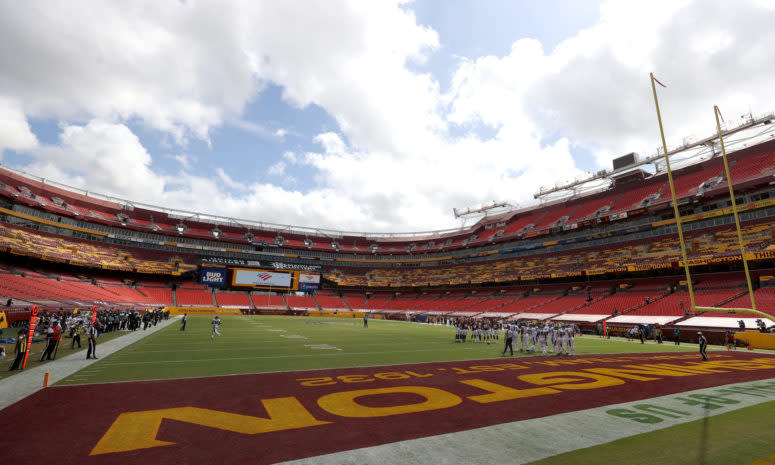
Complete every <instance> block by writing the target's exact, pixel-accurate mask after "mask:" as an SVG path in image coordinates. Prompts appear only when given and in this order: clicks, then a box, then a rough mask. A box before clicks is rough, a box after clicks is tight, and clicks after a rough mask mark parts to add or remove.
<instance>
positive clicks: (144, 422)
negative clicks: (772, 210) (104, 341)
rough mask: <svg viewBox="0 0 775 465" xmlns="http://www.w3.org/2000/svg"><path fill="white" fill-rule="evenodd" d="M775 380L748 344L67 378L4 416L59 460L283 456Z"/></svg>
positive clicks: (27, 456) (774, 370)
mask: <svg viewBox="0 0 775 465" xmlns="http://www.w3.org/2000/svg"><path fill="white" fill-rule="evenodd" d="M770 378H775V357H774V356H765V355H761V354H749V353H728V354H727V353H725V354H718V353H715V354H713V359H712V360H711V361H709V362H700V361H698V356H697V355H696V354H686V353H678V354H676V353H669V354H631V355H619V356H611V357H608V356H599V355H595V356H579V357H576V358H573V359H561V360H558V359H557V358H555V357H536V358H530V359H528V360H522V359H490V360H480V361H466V362H445V363H427V364H413V365H395V366H387V367H370V368H348V369H333V370H318V371H303V372H285V373H266V374H254V375H237V376H224V377H212V378H194V379H185V380H165V381H146V382H132V383H111V384H100V385H82V386H63V387H54V388H48V389H46V390H43V391H40V392H38V393H35V394H33V395H32V396H30V397H28V398H27V399H24V400H23V401H21V402H19V403H17V404H15V405H13V406H11V407H9V408H7V409H5V411H4V413H6V414H7V415H9V416H10V417H12V418H25V419H26V420H25V422H24V423H23V424H20V425H19V426H18V427H15V428H13V429H12V430H10V431H8V432H7V434H6V439H7V440H8V441H9V443H15V444H22V443H24V442H25V438H29V437H36V436H35V435H36V434H39V433H40V432H41V431H46V435H47V437H48V438H50V441H54V444H52V447H56V448H59V447H66V448H67V450H69V451H70V452H71V453H69V454H65V455H64V456H63V457H61V459H60V460H59V461H60V462H61V463H63V464H69V463H72V464H76V463H78V464H84V463H85V464H89V463H94V464H97V463H99V464H113V463H115V464H127V463H140V462H143V463H156V464H173V463H181V462H185V463H203V464H205V463H207V464H209V463H235V462H237V461H240V460H242V461H249V462H250V463H274V462H278V461H287V460H294V459H301V458H305V457H315V456H319V455H323V454H331V453H336V452H341V451H347V450H350V449H356V448H363V447H368V446H377V445H383V444H388V443H393V442H397V441H407V440H412V439H417V438H423V437H427V436H435V435H442V434H449V433H456V432H460V431H465V430H471V429H474V428H483V427H490V426H493V425H498V424H503V423H510V422H517V421H523V420H530V419H538V418H543V417H548V416H553V415H560V414H566V413H569V412H577V411H580V410H585V409H590V408H593V407H603V406H608V405H613V404H621V403H624V402H635V401H640V400H643V399H650V398H655V397H660V396H666V395H670V394H675V393H681V392H686V391H691V390H696V389H703V388H712V387H717V386H722V385H727V384H732V383H740V382H749V381H757V380H764V379H770ZM51 405H67V407H68V408H66V409H50V408H48V407H49V406H51ZM44 409H45V410H46V411H47V412H49V414H47V415H46V416H45V418H44V417H40V418H38V417H32V418H31V417H30V416H28V415H26V412H29V411H43V410H44ZM73 412H77V414H76V417H77V418H78V420H77V425H78V426H77V427H72V426H71V425H72V424H73V415H74V414H73ZM636 413H640V414H646V415H647V414H649V412H636ZM84 417H86V418H84ZM84 420H85V421H84ZM7 454H10V455H8V459H9V460H10V462H11V463H24V461H29V460H35V458H36V457H37V456H36V455H35V454H36V451H34V450H25V449H24V448H13V449H12V450H8V451H7Z"/></svg>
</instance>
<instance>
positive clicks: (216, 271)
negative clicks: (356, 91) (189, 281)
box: [199, 266, 226, 287]
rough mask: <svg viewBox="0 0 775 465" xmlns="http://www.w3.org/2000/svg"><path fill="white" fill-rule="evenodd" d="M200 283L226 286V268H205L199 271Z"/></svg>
mask: <svg viewBox="0 0 775 465" xmlns="http://www.w3.org/2000/svg"><path fill="white" fill-rule="evenodd" d="M199 283H200V284H205V285H207V286H217V287H223V286H225V285H226V268H210V267H204V266H203V267H202V268H201V270H200V271H199Z"/></svg>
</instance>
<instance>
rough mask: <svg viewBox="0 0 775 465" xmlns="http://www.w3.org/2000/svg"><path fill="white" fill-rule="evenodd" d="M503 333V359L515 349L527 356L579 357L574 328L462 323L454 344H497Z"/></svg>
mask: <svg viewBox="0 0 775 465" xmlns="http://www.w3.org/2000/svg"><path fill="white" fill-rule="evenodd" d="M501 330H503V331H504V336H503V341H504V343H505V346H504V348H503V352H502V353H501V354H502V355H503V354H505V353H506V351H507V350H509V351H511V355H514V350H515V349H516V350H517V351H519V352H526V353H537V352H539V351H540V352H541V354H542V355H548V354H550V353H552V354H556V355H576V346H575V337H576V328H575V326H574V325H560V324H556V323H555V324H549V323H539V322H531V323H525V322H499V321H495V320H488V319H482V320H479V321H477V320H472V319H460V320H458V321H456V322H455V342H461V343H462V342H466V341H470V342H479V343H487V344H491V343H495V342H496V341H497V340H498V339H499V334H500V331H501Z"/></svg>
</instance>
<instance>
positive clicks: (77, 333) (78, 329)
mask: <svg viewBox="0 0 775 465" xmlns="http://www.w3.org/2000/svg"><path fill="white" fill-rule="evenodd" d="M81 326H82V325H81V320H78V321H77V322H76V323H75V329H74V330H73V342H71V343H70V348H71V349H75V343H76V342H77V343H78V348H79V349H80V348H81Z"/></svg>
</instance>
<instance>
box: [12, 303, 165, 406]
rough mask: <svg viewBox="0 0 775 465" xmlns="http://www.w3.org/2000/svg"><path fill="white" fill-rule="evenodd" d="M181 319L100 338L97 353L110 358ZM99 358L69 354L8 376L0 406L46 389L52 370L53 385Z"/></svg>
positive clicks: (84, 352) (50, 381)
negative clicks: (118, 335) (102, 339)
mask: <svg viewBox="0 0 775 465" xmlns="http://www.w3.org/2000/svg"><path fill="white" fill-rule="evenodd" d="M177 319H178V318H170V319H169V320H167V321H162V322H160V323H159V324H157V325H156V326H152V327H150V328H149V329H147V330H145V331H133V332H129V333H127V334H124V335H123V336H120V337H117V338H115V339H111V340H110V341H108V342H105V343H104V344H103V343H100V342H99V339H98V340H97V356H98V357H100V358H102V357H107V356H108V355H110V354H112V353H115V352H117V351H119V350H121V349H123V348H124V347H126V346H128V345H130V344H133V343H135V342H137V341H139V340H140V339H142V338H144V337H146V336H149V335H151V334H154V333H155V332H157V331H159V330H161V329H162V328H166V327H167V326H169V325H171V324H172V323H173V322H175V321H176V320H177ZM30 357H32V354H30ZM98 361H99V359H97V360H93V359H89V360H87V359H86V351H85V350H84V351H81V352H77V353H75V354H71V355H68V356H66V357H62V358H57V359H56V360H54V361H51V362H48V363H45V364H43V365H38V366H36V367H34V368H27V369H26V370H24V371H23V372H21V373H17V374H15V375H13V376H9V377H8V378H6V379H3V380H2V381H0V409H4V408H5V407H8V406H9V405H11V404H13V403H16V402H18V401H20V400H22V399H24V398H25V397H27V396H29V395H30V394H33V393H35V392H36V391H38V390H40V389H43V376H44V374H45V373H46V372H49V373H50V377H49V384H54V383H56V382H57V381H59V380H61V379H64V378H66V377H68V376H70V375H72V374H73V373H75V372H78V371H80V370H83V369H84V368H86V367H88V366H90V365H92V364H93V363H95V362H98ZM28 363H29V362H28Z"/></svg>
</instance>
